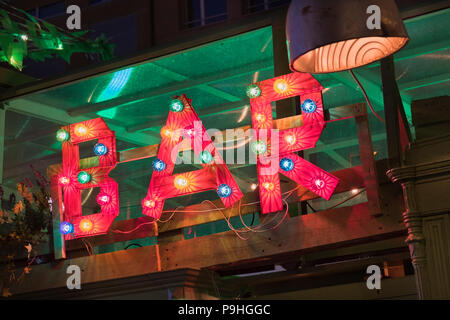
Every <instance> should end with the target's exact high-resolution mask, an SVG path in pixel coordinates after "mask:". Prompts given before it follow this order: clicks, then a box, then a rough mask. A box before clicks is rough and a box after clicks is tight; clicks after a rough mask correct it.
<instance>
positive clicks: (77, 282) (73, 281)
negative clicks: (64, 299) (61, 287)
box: [66, 265, 81, 290]
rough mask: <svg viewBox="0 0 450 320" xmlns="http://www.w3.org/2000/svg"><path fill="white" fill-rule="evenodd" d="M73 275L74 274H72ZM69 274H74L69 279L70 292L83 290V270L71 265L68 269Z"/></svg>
mask: <svg viewBox="0 0 450 320" xmlns="http://www.w3.org/2000/svg"><path fill="white" fill-rule="evenodd" d="M72 273H73V274H72ZM67 274H72V275H71V276H70V277H68V278H67V282H66V284H67V288H68V289H69V290H73V289H77V290H81V270H80V267H79V266H76V265H71V266H68V267H67Z"/></svg>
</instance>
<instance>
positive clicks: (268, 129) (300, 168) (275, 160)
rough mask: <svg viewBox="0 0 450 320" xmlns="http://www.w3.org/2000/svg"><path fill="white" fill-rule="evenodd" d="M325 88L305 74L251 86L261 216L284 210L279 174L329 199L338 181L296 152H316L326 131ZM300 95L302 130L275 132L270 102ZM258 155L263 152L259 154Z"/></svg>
mask: <svg viewBox="0 0 450 320" xmlns="http://www.w3.org/2000/svg"><path fill="white" fill-rule="evenodd" d="M322 89H323V88H322V86H321V85H320V84H319V83H318V82H317V81H316V80H315V79H314V78H313V77H312V76H311V75H310V74H306V73H291V74H288V75H284V76H280V77H276V78H273V79H269V80H264V81H261V82H259V83H257V84H253V85H251V87H249V90H252V91H251V92H250V94H249V96H250V98H251V100H250V103H251V108H252V125H253V128H254V130H255V137H254V139H253V140H254V141H253V146H255V147H254V148H252V149H253V150H254V151H255V149H256V152H255V153H257V169H258V181H259V193H260V199H261V208H262V213H270V212H275V211H281V210H283V202H282V197H281V188H280V178H279V175H278V172H279V173H282V174H284V175H285V176H287V177H288V178H290V179H292V180H294V181H295V182H297V183H299V184H300V185H302V186H304V187H306V188H308V189H309V190H311V191H313V192H314V193H316V194H317V195H319V196H321V197H323V198H325V199H329V198H330V197H331V195H332V194H333V192H334V189H335V188H336V186H337V184H338V182H339V180H338V179H337V178H336V177H334V176H333V175H331V174H329V173H328V172H326V171H324V170H322V169H320V168H318V167H316V166H315V165H313V164H312V163H310V162H308V161H306V160H304V159H303V158H301V157H299V156H298V155H296V154H295V153H294V152H296V151H301V150H306V149H310V148H314V147H315V145H316V143H317V141H319V137H320V135H321V134H322V131H323V129H324V127H325V124H326V123H325V121H324V117H323V106H322V94H321V90H322ZM297 95H301V102H302V104H301V106H302V122H303V124H302V125H301V126H296V127H292V128H290V129H286V130H283V131H280V132H278V131H275V130H272V129H273V119H272V107H271V102H274V101H277V100H281V99H285V98H290V97H294V96H297ZM257 151H260V152H259V153H258V152H257Z"/></svg>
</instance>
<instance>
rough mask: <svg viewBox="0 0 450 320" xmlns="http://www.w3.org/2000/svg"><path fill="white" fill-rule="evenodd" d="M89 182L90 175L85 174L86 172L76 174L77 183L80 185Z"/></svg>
mask: <svg viewBox="0 0 450 320" xmlns="http://www.w3.org/2000/svg"><path fill="white" fill-rule="evenodd" d="M89 181H91V175H90V174H89V173H87V172H86V171H81V172H80V173H79V174H78V182H79V183H81V184H85V183H88V182H89Z"/></svg>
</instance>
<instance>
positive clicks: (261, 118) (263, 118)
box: [255, 113, 266, 122]
mask: <svg viewBox="0 0 450 320" xmlns="http://www.w3.org/2000/svg"><path fill="white" fill-rule="evenodd" d="M255 119H256V121H258V122H264V121H266V116H265V115H263V114H261V113H257V114H256V115H255Z"/></svg>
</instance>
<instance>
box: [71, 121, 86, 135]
mask: <svg viewBox="0 0 450 320" xmlns="http://www.w3.org/2000/svg"><path fill="white" fill-rule="evenodd" d="M74 131H75V134H76V135H77V136H79V137H81V136H84V135H86V134H87V132H88V129H87V128H86V126H85V125H82V124H79V125H77V126H76V127H75V129H74Z"/></svg>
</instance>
